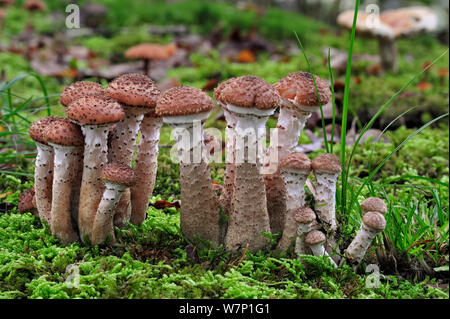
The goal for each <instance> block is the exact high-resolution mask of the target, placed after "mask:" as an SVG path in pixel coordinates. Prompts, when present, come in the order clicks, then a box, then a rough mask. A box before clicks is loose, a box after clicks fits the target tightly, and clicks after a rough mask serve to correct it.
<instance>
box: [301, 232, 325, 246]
mask: <svg viewBox="0 0 450 319" xmlns="http://www.w3.org/2000/svg"><path fill="white" fill-rule="evenodd" d="M326 239H327V238H326V237H325V234H324V233H322V232H321V231H320V230H313V231H310V232H309V233H308V235H306V237H305V242H306V244H308V245H310V246H311V245H319V244H323V243H324V242H325V241H326Z"/></svg>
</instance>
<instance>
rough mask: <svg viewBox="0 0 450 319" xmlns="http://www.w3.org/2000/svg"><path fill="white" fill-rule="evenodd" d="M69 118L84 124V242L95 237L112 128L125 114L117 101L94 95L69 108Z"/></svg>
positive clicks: (81, 207) (81, 210)
mask: <svg viewBox="0 0 450 319" xmlns="http://www.w3.org/2000/svg"><path fill="white" fill-rule="evenodd" d="M66 113H67V117H68V118H69V119H71V120H72V121H75V122H77V123H78V124H79V125H80V126H81V130H82V132H83V135H84V155H83V176H82V182H81V189H80V205H79V210H78V227H79V230H80V237H81V239H82V240H83V241H84V240H85V239H86V238H88V239H91V237H90V236H91V232H92V226H93V223H94V218H95V212H96V211H97V207H98V204H99V202H100V200H101V198H102V194H103V189H104V185H103V183H102V182H101V179H100V172H101V169H102V168H103V166H104V165H106V163H107V156H108V148H107V139H108V132H109V127H110V126H111V125H112V124H113V123H117V122H119V121H121V120H123V118H124V117H125V112H124V111H123V109H122V106H121V105H120V104H119V103H118V102H116V101H115V100H113V99H111V98H108V97H105V96H101V95H91V96H86V97H82V98H79V99H78V100H76V101H74V102H73V103H71V104H70V105H69V106H68V107H67V109H66Z"/></svg>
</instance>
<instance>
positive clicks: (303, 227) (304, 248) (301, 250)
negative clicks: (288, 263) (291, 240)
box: [295, 222, 314, 255]
mask: <svg viewBox="0 0 450 319" xmlns="http://www.w3.org/2000/svg"><path fill="white" fill-rule="evenodd" d="M313 224H314V222H311V223H306V224H303V223H299V224H298V227H297V239H296V241H295V253H296V254H300V255H308V254H310V253H311V249H310V248H309V246H308V245H307V244H306V242H305V236H306V235H307V234H308V233H309V232H310V231H311V230H313V227H312V226H313Z"/></svg>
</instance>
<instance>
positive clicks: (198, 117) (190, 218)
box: [164, 113, 220, 246]
mask: <svg viewBox="0 0 450 319" xmlns="http://www.w3.org/2000/svg"><path fill="white" fill-rule="evenodd" d="M207 116H208V113H200V114H193V115H185V116H172V117H165V118H164V122H166V123H168V124H170V125H171V126H172V127H173V128H174V130H173V134H174V135H175V138H176V141H177V148H178V158H179V162H180V188H181V212H180V227H181V231H182V232H183V234H184V235H185V236H186V237H187V238H188V239H189V240H191V241H193V242H195V243H198V244H201V242H200V243H199V242H198V239H203V240H207V241H209V242H210V243H211V245H212V246H217V245H218V244H219V237H220V230H219V218H220V216H219V200H218V198H217V195H216V193H215V191H214V189H213V184H212V180H211V173H210V169H209V164H208V156H207V154H206V152H205V146H204V143H203V123H202V121H204V120H205V119H206V118H207Z"/></svg>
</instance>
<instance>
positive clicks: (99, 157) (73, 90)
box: [21, 72, 387, 266]
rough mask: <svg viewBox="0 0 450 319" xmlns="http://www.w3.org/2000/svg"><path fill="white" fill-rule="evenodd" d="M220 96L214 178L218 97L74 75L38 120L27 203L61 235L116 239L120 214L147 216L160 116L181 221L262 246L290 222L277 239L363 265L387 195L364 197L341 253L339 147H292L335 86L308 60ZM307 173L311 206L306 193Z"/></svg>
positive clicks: (240, 80)
mask: <svg viewBox="0 0 450 319" xmlns="http://www.w3.org/2000/svg"><path fill="white" fill-rule="evenodd" d="M214 98H215V100H216V101H217V104H218V105H219V106H221V107H222V108H223V111H224V115H225V119H226V121H227V127H226V136H227V139H226V152H227V153H226V176H225V181H224V186H223V187H217V186H216V185H214V184H213V183H212V178H211V172H210V166H209V161H210V156H209V155H210V154H209V153H210V147H211V145H210V144H211V143H213V142H214V143H215V142H217V141H214V139H213V141H212V142H211V136H209V137H208V135H207V134H206V133H205V132H204V130H203V125H204V122H205V120H206V119H207V118H208V116H209V113H210V111H211V110H212V109H213V107H214V106H215V103H214V101H213V100H212V98H211V97H210V96H208V95H207V94H206V93H204V92H203V91H201V90H199V89H197V88H194V87H190V86H184V85H183V86H177V87H174V88H172V89H169V90H167V91H165V92H164V93H161V92H160V91H159V90H158V88H157V86H156V84H155V83H154V82H153V81H152V80H151V79H150V78H149V77H148V76H146V75H142V74H134V73H132V74H124V75H121V76H119V77H118V78H116V79H114V80H113V81H112V82H111V83H109V85H108V88H107V89H105V88H103V87H102V86H101V85H99V84H97V83H93V82H82V81H81V82H77V83H74V84H72V85H70V86H69V87H67V88H66V89H65V90H64V91H63V92H62V94H61V96H60V102H61V104H62V105H63V106H65V107H66V114H67V118H55V117H45V118H42V119H40V120H38V121H37V122H34V123H32V124H31V126H30V130H29V133H30V136H31V138H32V139H33V140H34V141H35V142H36V145H37V149H38V154H37V158H36V170H35V188H34V195H33V193H32V192H31V191H30V192H28V193H27V194H25V195H24V196H23V198H22V200H21V208H22V209H24V210H26V209H29V210H32V209H34V207H36V208H35V210H36V211H37V214H38V216H39V218H41V219H42V220H43V221H45V222H47V223H48V225H49V226H50V230H51V232H52V233H53V234H54V235H55V236H56V237H58V239H59V240H60V241H61V243H66V244H67V243H72V242H75V241H78V240H81V241H83V242H90V243H91V244H102V243H105V242H114V241H115V236H114V227H115V226H116V227H119V228H123V227H124V226H125V225H126V223H127V222H131V223H132V224H134V225H140V224H141V223H142V222H143V221H144V220H145V217H146V211H147V208H148V204H149V199H150V197H151V194H152V191H153V186H154V184H155V179H156V169H157V156H158V142H159V131H160V128H161V125H162V123H163V122H164V123H167V124H168V125H170V126H171V127H172V136H174V137H175V140H176V148H177V151H178V152H177V155H178V160H179V170H180V189H181V211H180V228H181V232H182V234H183V236H184V237H185V238H186V239H187V240H188V241H189V242H191V243H193V244H194V245H196V246H198V247H204V246H205V244H206V243H208V245H211V246H212V247H217V246H220V245H223V247H224V248H225V250H227V251H231V252H235V251H238V250H240V249H243V248H245V249H247V250H249V251H251V252H256V251H259V250H262V249H265V248H268V246H269V244H270V240H269V237H268V236H267V234H268V233H282V236H281V239H280V240H279V242H278V245H277V248H278V249H279V250H282V251H287V250H288V249H290V248H292V247H295V252H296V253H297V254H314V255H320V256H328V257H329V259H330V261H331V262H332V263H333V265H335V266H336V265H337V263H338V262H339V261H340V260H341V261H342V260H347V261H348V262H349V263H350V264H351V265H353V266H357V265H358V264H359V263H360V261H361V260H362V258H363V256H364V254H365V252H366V251H367V249H368V247H369V245H370V243H371V241H372V240H373V239H374V238H375V235H376V233H377V232H379V231H381V230H383V229H384V227H385V224H386V221H385V220H384V217H383V215H384V214H385V213H386V211H387V208H386V205H385V204H384V202H383V201H382V200H381V199H378V198H368V199H367V200H366V201H364V202H363V203H361V209H362V211H363V212H364V213H365V215H364V217H363V224H362V226H361V230H360V231H359V232H358V234H357V235H356V237H355V239H354V241H353V242H352V243H351V245H350V246H349V247H348V249H347V250H346V251H345V254H342V256H344V257H345V258H344V259H340V254H339V247H338V238H337V234H338V229H339V227H338V226H339V225H338V223H337V220H336V213H335V206H336V205H335V195H336V184H337V181H338V177H339V174H340V172H341V163H340V162H339V159H338V158H337V157H336V156H334V155H332V154H323V155H318V156H317V157H315V158H314V159H313V160H312V161H311V160H310V159H309V158H308V156H306V155H305V154H303V153H299V152H295V149H296V146H297V143H298V139H299V137H300V134H301V131H302V129H303V127H304V126H305V123H306V121H307V119H308V118H309V117H310V116H311V113H312V112H314V111H315V110H317V109H319V107H320V105H322V104H326V103H328V102H329V100H330V98H331V93H330V88H329V85H328V84H327V82H325V81H324V80H322V79H320V78H319V77H317V76H312V75H311V74H309V73H307V72H296V73H293V74H290V75H288V76H287V77H285V78H283V79H281V80H280V81H278V82H277V83H276V84H274V85H271V84H269V83H268V82H266V81H265V80H263V79H261V78H259V77H257V76H253V75H246V76H241V77H236V78H230V79H228V80H226V81H224V82H222V83H221V84H220V85H219V86H218V87H217V88H216V89H215V91H214ZM277 108H280V115H279V118H278V125H277V128H276V129H275V133H276V134H274V135H272V137H271V140H270V145H269V147H266V146H265V137H266V126H265V124H266V121H267V119H268V118H269V117H270V116H271V115H272V114H273V113H274V111H275V110H276V109H277ZM139 134H140V144H139V145H137V141H138V140H139V138H138V136H139ZM136 153H137V154H136ZM133 158H136V164H135V167H134V168H132V167H131V165H132V159H133ZM311 174H313V175H314V176H315V180H316V184H315V187H314V191H313V195H314V200H315V207H314V210H313V209H311V208H308V207H307V206H306V200H305V198H306V195H305V185H306V184H307V180H308V177H309V176H310V175H311ZM219 189H220V192H218V190H219ZM218 193H220V195H218ZM33 196H34V197H35V200H34V202H33ZM33 203H35V204H33ZM222 214H224V215H226V216H227V218H224V216H222ZM224 220H225V221H224ZM336 253H338V254H336Z"/></svg>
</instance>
